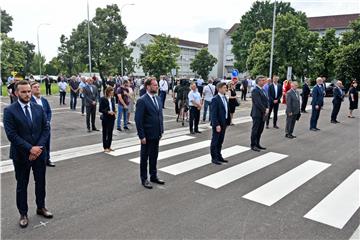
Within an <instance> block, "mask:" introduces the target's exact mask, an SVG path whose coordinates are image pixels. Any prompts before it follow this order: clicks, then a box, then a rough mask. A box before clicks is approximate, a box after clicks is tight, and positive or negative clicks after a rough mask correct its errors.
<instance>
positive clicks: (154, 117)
mask: <svg viewBox="0 0 360 240" xmlns="http://www.w3.org/2000/svg"><path fill="white" fill-rule="evenodd" d="M144 88H146V90H147V92H146V94H144V95H143V96H142V97H141V98H139V99H138V100H137V102H136V111H135V122H136V129H137V134H138V136H139V139H140V143H141V150H140V179H141V184H142V185H143V186H144V187H145V188H148V189H151V188H152V185H151V183H150V182H149V181H148V177H147V162H148V161H149V168H150V169H149V173H150V181H151V182H153V183H157V184H161V185H163V184H165V182H164V181H163V180H160V179H159V178H158V176H157V169H156V165H157V158H158V154H159V141H160V139H161V136H162V134H163V133H164V125H163V113H162V104H161V99H160V98H159V97H158V96H155V94H156V93H157V92H158V88H159V87H158V83H157V81H156V78H150V79H147V80H146V81H145V83H144Z"/></svg>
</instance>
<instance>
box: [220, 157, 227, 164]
mask: <svg viewBox="0 0 360 240" xmlns="http://www.w3.org/2000/svg"><path fill="white" fill-rule="evenodd" d="M219 162H222V163H227V162H229V161H228V160H225V159H223V158H221V159H219Z"/></svg>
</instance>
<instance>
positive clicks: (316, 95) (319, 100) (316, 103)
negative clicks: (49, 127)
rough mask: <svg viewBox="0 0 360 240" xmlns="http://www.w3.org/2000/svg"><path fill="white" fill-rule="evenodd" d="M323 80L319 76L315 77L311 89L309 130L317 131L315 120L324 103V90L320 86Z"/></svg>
mask: <svg viewBox="0 0 360 240" xmlns="http://www.w3.org/2000/svg"><path fill="white" fill-rule="evenodd" d="M322 83H323V80H322V78H321V77H318V78H317V79H316V86H315V87H314V88H313V90H312V101H311V105H312V112H311V119H310V130H311V131H319V130H320V129H319V128H317V121H318V119H319V116H320V111H321V107H322V106H323V105H324V90H323V87H322Z"/></svg>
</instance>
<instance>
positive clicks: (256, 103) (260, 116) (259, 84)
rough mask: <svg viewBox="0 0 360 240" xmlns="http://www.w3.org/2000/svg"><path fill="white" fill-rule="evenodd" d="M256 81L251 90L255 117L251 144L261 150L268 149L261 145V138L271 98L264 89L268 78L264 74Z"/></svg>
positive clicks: (256, 149)
mask: <svg viewBox="0 0 360 240" xmlns="http://www.w3.org/2000/svg"><path fill="white" fill-rule="evenodd" d="M255 82H256V87H255V88H254V89H253V91H252V92H251V100H252V108H251V113H250V116H251V117H252V119H253V125H252V129H251V145H250V146H251V149H252V150H253V151H256V152H259V151H260V150H266V148H265V147H262V146H261V145H260V138H261V134H262V132H263V130H264V125H265V121H266V119H267V118H268V114H269V99H268V97H267V95H266V93H265V91H264V89H263V86H264V85H265V83H266V78H265V77H264V76H258V77H257V78H256V80H255Z"/></svg>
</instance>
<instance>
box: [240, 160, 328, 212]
mask: <svg viewBox="0 0 360 240" xmlns="http://www.w3.org/2000/svg"><path fill="white" fill-rule="evenodd" d="M329 166H330V164H328V163H323V162H317V161H313V160H308V161H306V162H305V163H303V164H301V165H300V166H297V167H296V168H294V169H292V170H290V171H288V172H287V173H285V174H283V175H281V176H279V177H277V178H275V179H274V180H272V181H270V182H268V183H266V184H264V185H263V186H261V187H259V188H257V189H255V190H254V191H252V192H250V193H248V194H246V195H244V196H243V198H246V199H249V200H251V201H254V202H258V203H261V204H264V205H267V206H271V205H273V204H274V203H276V202H277V201H279V200H280V199H282V198H283V197H285V196H286V195H288V194H289V193H291V192H292V191H294V190H295V189H297V188H298V187H300V186H301V185H303V184H304V183H306V182H307V181H309V180H310V179H311V178H313V177H315V176H316V175H317V174H319V173H320V172H322V171H323V170H325V169H326V168H328V167H329Z"/></svg>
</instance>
